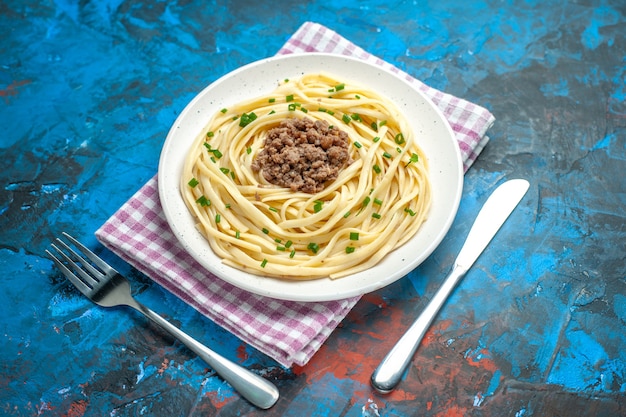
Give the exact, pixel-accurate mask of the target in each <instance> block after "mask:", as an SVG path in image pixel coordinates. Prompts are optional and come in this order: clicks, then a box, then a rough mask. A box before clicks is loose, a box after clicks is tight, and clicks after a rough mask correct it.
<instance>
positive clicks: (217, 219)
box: [215, 213, 222, 223]
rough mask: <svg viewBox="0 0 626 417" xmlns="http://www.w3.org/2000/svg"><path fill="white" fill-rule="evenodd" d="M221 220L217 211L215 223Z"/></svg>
mask: <svg viewBox="0 0 626 417" xmlns="http://www.w3.org/2000/svg"><path fill="white" fill-rule="evenodd" d="M221 220H222V216H220V214H219V213H217V214H216V215H215V223H219V222H220V221H221Z"/></svg>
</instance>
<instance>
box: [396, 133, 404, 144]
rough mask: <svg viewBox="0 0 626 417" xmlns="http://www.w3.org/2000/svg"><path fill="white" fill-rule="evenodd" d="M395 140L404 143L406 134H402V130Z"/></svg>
mask: <svg viewBox="0 0 626 417" xmlns="http://www.w3.org/2000/svg"><path fill="white" fill-rule="evenodd" d="M394 140H395V141H396V143H397V144H398V145H402V144H403V143H404V142H405V141H404V135H403V134H402V132H400V133H398V134H397V135H396V137H395V138H394Z"/></svg>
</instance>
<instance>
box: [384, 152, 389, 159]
mask: <svg viewBox="0 0 626 417" xmlns="http://www.w3.org/2000/svg"><path fill="white" fill-rule="evenodd" d="M383 156H384V157H385V158H391V154H390V153H389V152H384V153H383Z"/></svg>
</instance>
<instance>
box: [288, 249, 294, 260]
mask: <svg viewBox="0 0 626 417" xmlns="http://www.w3.org/2000/svg"><path fill="white" fill-rule="evenodd" d="M294 256H296V250H295V249H292V250H291V253H290V254H289V257H290V258H293V257H294Z"/></svg>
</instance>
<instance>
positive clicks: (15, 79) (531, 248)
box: [0, 0, 626, 417]
mask: <svg viewBox="0 0 626 417" xmlns="http://www.w3.org/2000/svg"><path fill="white" fill-rule="evenodd" d="M305 21H315V22H318V23H321V24H324V25H326V26H328V27H329V28H331V29H333V30H335V31H337V32H339V33H340V34H341V35H343V36H344V37H346V38H348V39H349V40H351V41H353V42H355V43H356V44H357V45H359V46H362V47H364V48H365V49H367V50H368V51H369V52H371V53H373V54H375V55H378V56H380V57H382V58H383V59H385V60H387V61H388V62H390V63H392V64H394V65H396V66H397V67H399V68H401V69H402V70H404V71H406V72H408V73H409V74H411V75H413V76H414V77H416V78H418V79H420V80H422V81H424V82H425V83H426V84H428V85H430V86H432V87H435V88H437V89H440V90H443V91H445V92H448V93H451V94H454V95H456V96H459V97H463V98H466V99H468V100H471V101H473V102H476V103H478V104H480V105H482V106H484V107H486V108H488V109H489V110H490V111H491V112H492V113H493V114H494V115H495V117H496V123H495V125H494V126H493V127H492V128H491V129H490V130H489V132H488V135H489V136H490V138H491V141H490V143H489V144H488V146H487V147H486V149H485V150H484V151H483V152H482V154H481V155H480V157H479V159H478V161H477V162H476V163H475V165H474V166H473V167H472V168H471V169H470V170H469V172H468V173H467V175H466V178H465V184H464V191H463V196H462V200H461V204H460V208H459V212H458V215H457V217H456V220H455V222H454V224H453V226H452V228H451V230H450V232H449V233H448V235H447V237H446V238H445V239H444V240H443V242H442V243H441V245H440V246H439V247H438V249H437V250H436V251H435V252H434V253H433V254H432V255H431V256H430V257H429V258H428V259H427V260H426V261H425V262H424V263H423V264H422V265H421V266H419V267H418V268H417V269H416V270H414V271H413V272H411V273H410V274H409V275H408V276H406V277H404V278H402V279H400V280H399V281H397V282H396V283H394V284H392V285H390V286H388V287H386V288H383V289H381V290H379V291H376V292H374V293H372V294H367V295H365V296H364V297H363V298H362V300H361V301H360V302H359V303H358V304H357V305H356V307H355V308H354V309H353V311H352V312H351V313H350V314H349V315H348V316H347V317H346V319H345V320H344V321H343V322H342V323H341V325H340V326H339V327H338V328H337V329H336V330H335V331H334V332H333V334H332V335H331V337H330V338H329V339H328V340H327V342H326V343H325V344H324V345H323V347H322V348H321V349H320V351H319V352H318V353H317V354H316V355H315V356H314V357H313V359H312V360H311V361H310V362H309V363H308V364H307V365H306V366H302V367H297V366H296V367H293V368H290V369H285V368H283V367H281V366H280V365H278V364H277V363H275V362H274V361H273V360H272V359H269V358H267V357H265V356H264V355H263V354H261V353H259V352H258V351H256V350H255V349H253V348H251V347H250V346H247V345H245V344H243V343H242V342H241V341H239V340H238V339H237V338H235V337H234V336H232V335H231V334H229V333H228V332H226V331H224V330H223V329H221V328H219V327H218V326H217V325H215V324H214V323H212V322H211V321H209V320H208V319H206V318H204V316H202V315H200V314H199V313H197V312H196V311H195V310H193V309H192V308H191V307H189V306H187V305H186V304H185V303H183V302H182V301H180V300H179V299H177V298H176V297H175V296H173V295H171V294H170V293H168V292H167V291H166V290H164V289H163V288H161V287H160V286H158V285H156V284H154V283H153V282H152V281H151V280H150V279H149V278H147V277H145V276H144V275H142V274H141V273H139V272H137V271H136V270H133V269H132V268H130V267H129V266H127V265H126V264H124V263H123V262H122V261H121V260H119V259H118V258H116V257H115V256H114V255H113V254H111V253H109V252H107V251H106V250H104V249H103V248H102V246H101V245H100V244H99V243H98V242H97V240H96V239H95V237H94V231H95V230H96V229H97V228H98V227H99V226H100V225H101V224H102V223H103V222H104V221H106V220H107V219H108V218H109V216H111V215H112V214H113V212H114V211H115V210H117V208H119V207H120V206H121V205H122V204H123V203H124V202H125V201H126V200H127V199H128V198H129V197H130V196H131V195H132V194H133V193H134V192H135V191H136V190H137V189H139V188H140V187H141V186H142V185H143V184H144V183H145V182H146V181H147V180H148V179H149V178H151V177H152V176H153V175H154V174H155V173H156V171H157V164H158V160H159V154H160V150H161V146H162V144H163V142H164V140H165V137H166V135H167V132H168V130H169V128H170V126H171V124H172V123H173V122H174V120H175V118H176V117H177V115H178V114H179V113H180V112H181V110H182V109H183V108H184V107H185V105H186V104H187V103H188V102H189V101H190V100H191V99H192V98H193V97H194V96H195V95H196V94H197V93H198V92H199V91H200V90H201V89H202V88H204V87H205V86H207V85H208V84H209V83H211V82H212V81H214V80H215V79H217V78H218V77H220V76H221V75H223V74H226V73H227V72H229V71H231V70H233V69H236V68H238V67H239V66H241V65H244V64H247V63H250V62H252V61H255V60H258V59H261V58H265V57H268V56H271V55H274V54H275V53H276V52H277V51H278V49H279V48H280V47H281V46H282V45H283V44H284V43H285V42H286V40H287V39H288V38H289V37H290V35H292V34H293V33H294V31H295V30H296V29H297V28H298V27H299V26H300V25H301V24H302V23H304V22H305ZM0 27H1V28H2V36H1V37H0V109H1V111H0V120H1V121H2V130H3V132H2V135H1V136H0V155H1V159H2V161H4V162H3V166H4V167H3V169H2V170H0V277H1V279H0V286H1V288H0V310H1V312H2V313H1V316H0V317H1V318H0V351H1V352H2V364H1V365H0V414H2V415H7V416H35V415H42V416H73V417H75V416H104V415H110V416H126V415H132V416H135V415H146V416H200V415H203V416H204V415H206V416H242V415H246V416H261V415H264V416H303V415H306V416H516V417H528V416H565V415H588V416H616V415H626V399H625V398H626V331H625V324H626V209H625V207H626V179H625V173H626V104H625V98H626V39H625V37H626V3H625V2H624V1H622V0H598V1H595V0H589V1H575V2H574V1H572V2H570V1H549V2H545V1H535V0H527V1H511V0H510V1H500V0H498V1H496V0H477V1H467V0H449V1H448V0H443V1H420V2H417V1H378V0H370V1H345V2H331V1H312V2H265V1H247V0H237V1H229V2H228V1H221V0H220V1H206V2H201V1H195V0H184V1H183V0H179V1H173V2H164V1H158V2H151V1H147V0H143V1H124V0H102V1H97V2H94V1H70V0H55V1H47V2H40V1H32V0H30V1H22V0H20V1H17V0H4V1H3V2H2V3H0ZM518 177H520V178H526V179H528V180H529V181H530V183H531V186H530V190H529V192H528V194H527V195H526V197H525V198H524V199H523V201H522V203H521V204H520V206H518V208H517V209H516V210H515V212H514V213H513V214H512V216H511V217H510V219H509V221H507V223H506V224H505V225H504V227H503V229H501V231H500V232H499V233H498V235H497V236H496V238H495V240H494V241H493V242H492V244H491V245H490V247H489V248H488V249H487V251H486V252H485V253H484V254H483V255H482V256H481V257H480V258H479V259H478V261H477V262H476V264H475V265H474V267H473V268H472V270H471V271H470V273H469V274H468V275H467V276H466V277H465V279H464V280H463V281H462V282H461V283H460V285H459V286H458V287H457V288H456V290H455V292H454V293H453V295H452V297H451V298H450V299H449V301H448V303H447V304H446V305H445V307H444V308H443V309H442V311H441V312H440V314H439V316H438V318H437V320H436V321H435V322H434V323H433V326H432V328H431V329H430V331H429V332H428V335H427V337H426V339H425V340H424V342H423V343H422V345H421V347H420V349H419V350H418V352H417V354H416V356H415V357H414V358H413V360H412V362H411V364H410V367H409V369H408V370H407V372H406V374H405V376H404V378H403V380H402V382H401V384H400V385H399V387H398V389H397V390H396V391H394V392H393V393H392V394H389V395H380V394H377V393H376V392H375V391H374V390H373V389H372V388H371V387H370V385H369V377H370V374H371V372H372V371H373V369H374V367H375V366H376V364H377V363H378V362H379V361H380V359H381V358H382V357H383V356H384V354H385V353H386V352H387V351H388V349H389V348H391V346H392V345H393V343H394V342H395V341H396V340H397V338H398V337H399V336H400V335H401V334H402V333H403V331H404V330H405V329H406V328H407V327H408V325H409V324H410V323H411V322H412V321H413V320H414V318H415V317H417V315H418V314H419V313H420V311H422V309H423V308H424V306H425V305H426V303H427V302H428V300H429V299H430V298H432V296H433V294H434V292H435V291H436V290H437V288H438V287H439V285H440V283H441V281H442V280H443V278H444V276H445V275H446V273H447V272H448V271H449V268H450V266H451V264H452V262H453V260H454V258H455V256H456V253H457V252H458V250H459V249H460V247H461V245H462V242H463V240H464V237H465V235H466V234H467V232H468V230H469V228H470V226H471V224H472V221H473V218H474V217H475V215H476V213H477V212H478V210H479V208H480V206H481V205H482V203H483V202H484V200H485V199H486V197H487V196H488V194H489V193H490V192H491V191H492V190H493V189H494V188H495V186H496V185H497V184H498V183H500V182H502V181H504V180H506V179H510V178H518ZM62 231H67V232H70V233H71V234H73V235H75V236H77V237H79V238H80V239H81V240H82V241H84V242H85V243H86V244H87V246H89V247H91V248H93V249H95V250H96V251H98V252H99V253H101V254H103V256H104V257H105V258H106V259H107V260H109V261H110V262H112V263H113V264H114V266H116V267H118V268H119V269H120V270H121V271H122V272H123V273H125V274H126V275H128V276H129V277H130V279H131V281H132V282H133V287H134V289H135V293H136V296H137V298H138V299H139V300H140V301H142V302H144V303H145V304H146V305H148V306H150V307H151V308H153V309H154V310H156V311H158V312H160V313H162V314H163V315H165V316H166V317H167V318H168V319H170V320H172V321H173V322H175V323H176V324H177V325H179V326H181V327H182V328H184V329H185V330H186V331H187V332H189V333H190V334H192V335H193V336H195V337H197V338H198V339H200V340H201V341H203V342H205V343H206V344H208V345H210V346H211V347H212V348H214V349H215V350H217V351H218V352H220V353H221V354H223V355H224V356H227V357H229V358H230V359H233V360H235V361H237V362H239V363H242V364H244V365H245V366H247V367H249V368H251V369H253V370H255V372H259V373H262V374H263V375H266V376H267V378H269V379H270V380H271V381H273V382H274V383H275V384H276V385H277V386H278V387H279V389H280V392H281V399H280V400H279V402H278V403H277V404H276V405H275V406H274V407H273V408H272V409H271V410H269V411H260V410H258V409H256V408H255V407H254V406H252V405H251V404H249V403H248V402H247V401H245V400H243V399H241V398H240V397H239V395H238V394H237V393H236V392H235V391H233V389H232V388H231V387H230V386H229V385H228V384H226V383H225V382H223V381H222V380H221V379H220V378H219V377H218V376H216V375H215V374H214V373H213V371H212V370H211V369H209V368H208V367H207V366H206V365H205V364H204V363H203V362H202V361H201V360H199V359H198V358H196V357H195V356H194V355H193V354H192V353H190V352H189V351H188V350H187V349H186V348H185V347H184V346H182V345H181V344H180V343H179V342H177V341H175V340H173V339H171V338H170V337H168V336H167V335H165V334H164V333H163V332H161V331H160V330H159V329H157V328H155V327H154V326H153V325H150V324H148V323H147V322H146V321H145V320H144V319H143V318H142V317H139V316H138V315H136V314H134V313H133V312H132V311H129V310H125V309H115V310H105V309H102V308H99V307H96V306H95V305H93V304H92V303H91V302H90V301H88V300H87V299H85V298H84V297H83V296H81V295H80V294H79V293H78V292H77V291H76V290H74V289H73V288H71V287H70V286H68V284H67V282H66V281H65V279H64V278H63V277H62V276H61V274H60V273H59V271H58V270H57V269H56V268H55V267H54V265H53V264H52V263H51V261H50V260H49V259H48V258H47V257H46V256H45V254H44V250H45V249H46V248H47V247H48V246H49V244H50V242H51V240H52V239H53V238H54V237H55V236H57V235H58V234H59V233H60V232H62Z"/></svg>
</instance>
